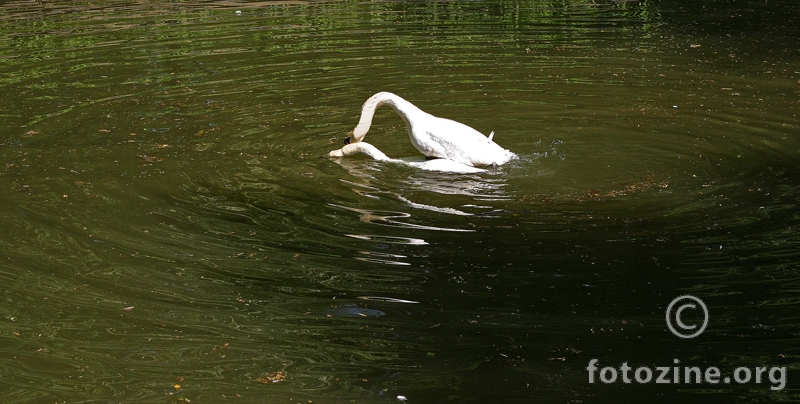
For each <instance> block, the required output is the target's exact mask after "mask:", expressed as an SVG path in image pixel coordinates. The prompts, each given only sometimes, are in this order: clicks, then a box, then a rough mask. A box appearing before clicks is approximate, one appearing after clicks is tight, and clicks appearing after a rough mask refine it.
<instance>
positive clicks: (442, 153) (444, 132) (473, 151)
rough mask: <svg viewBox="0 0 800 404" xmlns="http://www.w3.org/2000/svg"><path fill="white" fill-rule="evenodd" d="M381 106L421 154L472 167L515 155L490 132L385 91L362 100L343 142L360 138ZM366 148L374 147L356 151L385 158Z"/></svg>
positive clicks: (486, 164)
mask: <svg viewBox="0 0 800 404" xmlns="http://www.w3.org/2000/svg"><path fill="white" fill-rule="evenodd" d="M381 105H388V106H390V107H392V109H394V111H395V112H397V114H398V115H400V117H401V118H403V121H405V123H406V127H407V128H408V136H409V138H410V139H411V144H413V145H414V147H416V148H417V150H419V151H420V152H422V154H424V155H425V157H428V158H439V159H448V160H452V161H454V162H456V163H459V164H462V165H466V166H472V167H483V166H497V165H501V164H505V163H507V162H509V161H510V160H512V159H515V158H517V155H516V154H514V153H512V152H510V151H508V150H506V149H504V148H502V147H500V145H498V144H497V143H495V142H493V141H492V135H489V137H486V136H484V135H483V134H482V133H480V132H478V131H477V130H475V129H473V128H471V127H469V126H467V125H464V124H463V123H460V122H456V121H453V120H450V119H445V118H439V117H436V116H433V115H431V114H429V113H427V112H425V111H423V110H421V109H419V108H417V107H416V106H415V105H414V104H412V103H410V102H408V101H406V100H404V99H403V98H401V97H399V96H397V95H395V94H392V93H389V92H380V93H377V94H375V95H373V96H372V97H370V98H369V99H368V100H367V101H366V102H365V103H364V106H363V107H362V108H361V119H359V121H358V125H356V127H355V129H353V131H352V132H351V133H350V135H351V136H350V137H348V138H347V139H345V144H347V143H350V144H354V145H355V144H358V143H359V142H361V141H362V140H364V136H365V135H366V134H367V131H369V127H370V125H371V124H372V117H373V115H375V110H376V109H378V107H380V106H381ZM345 147H347V146H345ZM370 147H371V149H374V150H371V149H370V150H368V151H360V153H364V154H367V155H371V154H370V153H372V152H374V151H377V152H378V153H380V154H381V155H383V157H386V155H385V154H383V153H382V152H381V151H380V150H378V149H375V148H374V146H371V145H370ZM367 149H369V148H367ZM342 150H344V148H342ZM332 153H333V152H331V154H332ZM357 153H358V152H357ZM332 155H333V154H332ZM373 157H374V156H373ZM386 158H387V159H388V157H386Z"/></svg>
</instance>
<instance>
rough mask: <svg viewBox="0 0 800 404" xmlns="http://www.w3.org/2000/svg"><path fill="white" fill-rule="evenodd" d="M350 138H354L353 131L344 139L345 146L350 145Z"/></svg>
mask: <svg viewBox="0 0 800 404" xmlns="http://www.w3.org/2000/svg"><path fill="white" fill-rule="evenodd" d="M350 136H353V131H352V130H351V131H350V132H347V137H346V138H344V144H346V145H347V144H350Z"/></svg>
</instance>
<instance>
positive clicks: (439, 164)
mask: <svg viewBox="0 0 800 404" xmlns="http://www.w3.org/2000/svg"><path fill="white" fill-rule="evenodd" d="M356 154H364V155H366V156H368V157H371V158H373V159H375V160H378V161H390V162H393V163H400V164H405V165H409V166H412V167H417V168H421V169H423V170H428V171H441V172H448V173H462V174H470V173H480V172H484V171H486V170H484V169H482V168H478V167H474V166H471V165H466V164H461V163H459V162H456V161H453V160H450V159H433V160H423V161H414V160H411V159H393V158H390V157H389V156H387V155H386V154H385V153H384V152H382V151H380V150H378V148H377V147H375V146H373V145H371V144H369V143H367V142H358V143H349V144H346V145H344V147H342V148H341V149H339V150H334V151H332V152H330V153H328V155H329V156H331V157H345V156H353V155H356Z"/></svg>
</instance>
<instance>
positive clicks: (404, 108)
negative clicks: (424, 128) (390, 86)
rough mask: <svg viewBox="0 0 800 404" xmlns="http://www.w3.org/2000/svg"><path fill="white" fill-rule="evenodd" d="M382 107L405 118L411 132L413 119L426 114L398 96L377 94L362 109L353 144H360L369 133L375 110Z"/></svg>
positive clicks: (354, 130) (385, 93)
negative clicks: (389, 108) (386, 107)
mask: <svg viewBox="0 0 800 404" xmlns="http://www.w3.org/2000/svg"><path fill="white" fill-rule="evenodd" d="M381 105H388V106H390V107H392V109H393V110H394V112H397V115H400V117H401V118H403V121H404V122H405V123H406V127H407V128H408V130H409V131H410V130H411V117H412V116H414V115H420V114H425V112H423V111H422V110H421V109H419V108H417V107H416V106H415V105H414V104H412V103H410V102H408V101H406V100H404V99H403V98H401V97H400V96H398V95H395V94H392V93H389V92H385V91H383V92H380V93H377V94H375V95H373V96H372V97H369V99H368V100H367V101H366V102H365V103H364V106H362V107H361V119H359V120H358V125H356V128H355V129H353V136H352V140H351V141H352V142H353V143H358V142H360V141H362V140H363V139H364V136H365V135H366V134H367V131H369V127H370V125H372V117H373V116H374V115H375V110H376V109H378V107H380V106H381Z"/></svg>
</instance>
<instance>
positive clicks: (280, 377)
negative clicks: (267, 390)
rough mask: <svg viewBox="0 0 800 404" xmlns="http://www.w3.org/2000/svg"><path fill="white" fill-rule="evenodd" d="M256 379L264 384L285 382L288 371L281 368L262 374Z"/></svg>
mask: <svg viewBox="0 0 800 404" xmlns="http://www.w3.org/2000/svg"><path fill="white" fill-rule="evenodd" d="M256 381H259V382H261V383H264V384H270V383H280V382H285V381H286V373H284V372H283V371H282V370H279V371H277V372H272V373H270V374H268V375H264V376H261V377H259V378H257V379H256Z"/></svg>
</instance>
